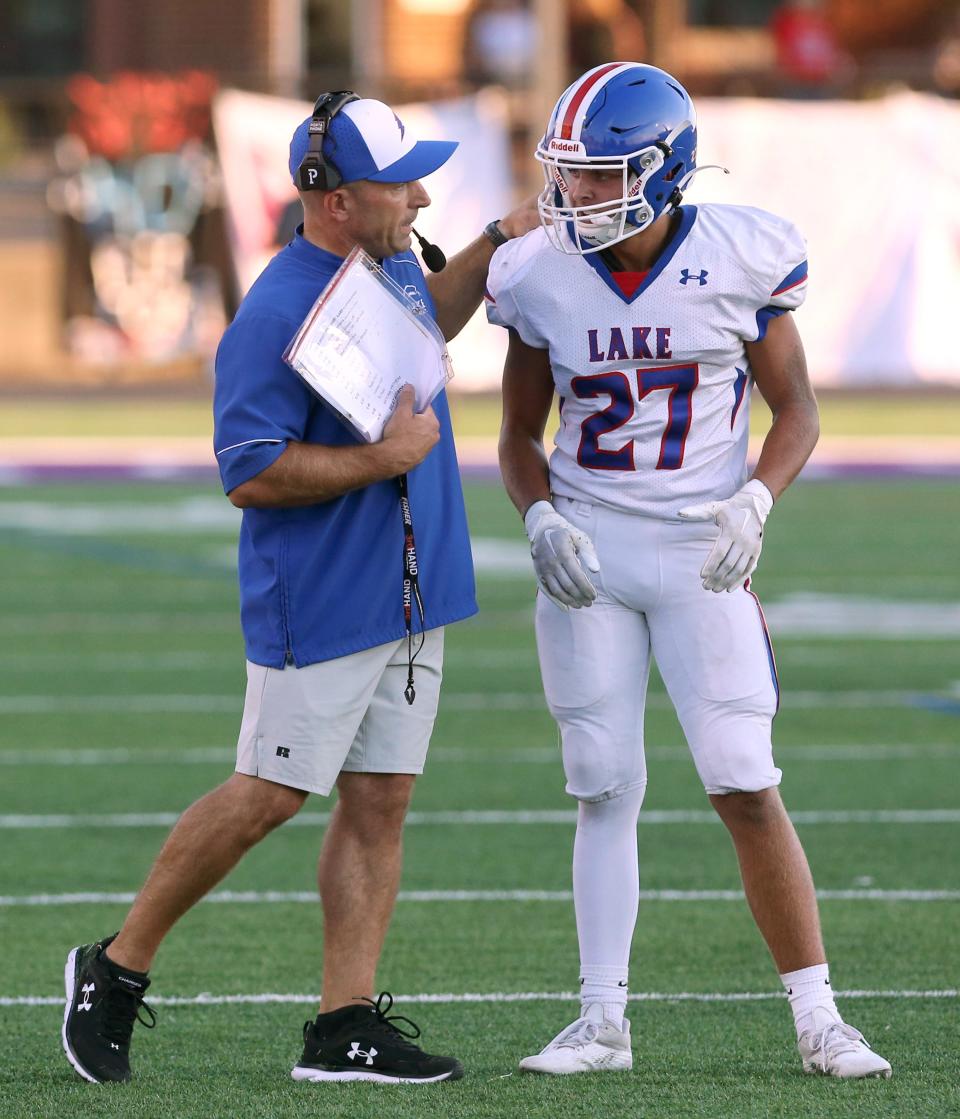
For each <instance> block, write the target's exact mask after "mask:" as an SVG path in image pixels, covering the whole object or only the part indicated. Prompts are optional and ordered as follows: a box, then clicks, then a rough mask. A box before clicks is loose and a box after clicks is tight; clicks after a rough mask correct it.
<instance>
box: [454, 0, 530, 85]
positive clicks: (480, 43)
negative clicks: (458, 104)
mask: <svg viewBox="0 0 960 1119" xmlns="http://www.w3.org/2000/svg"><path fill="white" fill-rule="evenodd" d="M536 49H537V25H536V20H535V19H534V14H533V12H532V11H531V9H530V5H529V3H527V0H474V4H473V6H472V8H471V10H470V12H469V13H468V15H467V21H466V28H465V31H464V45H463V52H464V59H463V67H464V77H465V78H466V80H467V81H468V82H470V83H471V84H472V85H502V86H506V87H507V88H508V89H516V88H518V87H521V86H524V85H527V84H529V78H530V72H531V70H532V68H533V60H534V56H535V53H536Z"/></svg>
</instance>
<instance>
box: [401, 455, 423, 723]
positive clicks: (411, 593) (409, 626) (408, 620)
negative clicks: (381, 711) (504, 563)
mask: <svg viewBox="0 0 960 1119" xmlns="http://www.w3.org/2000/svg"><path fill="white" fill-rule="evenodd" d="M397 482H398V484H399V486H400V516H401V517H402V519H403V625H404V628H405V629H406V631H407V686H406V687H405V688H404V689H403V698H404V699H405V700H406V701H407V703H413V701H414V700H415V699H416V698H417V693H416V690H415V688H414V686H413V662H414V661H415V660H416V659H417V655H418V654H419V652H420V650H421V649H422V648H423V643H424V641H426V634H425V633H421V635H420V644H419V645H418V646H417V649H416V652H414V649H413V604H414V602H416V604H417V613H418V614H419V615H420V628H421V630H423V628H424V626H425V625H426V623H425V621H424V617H423V599H422V598H421V597H420V574H419V571H418V568H417V545H416V543H415V542H414V539H413V516H412V515H411V513H410V495H409V493H408V491H407V476H406V474H401V475H400V476H399V477H398V478H397Z"/></svg>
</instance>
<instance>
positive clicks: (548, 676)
mask: <svg viewBox="0 0 960 1119" xmlns="http://www.w3.org/2000/svg"><path fill="white" fill-rule="evenodd" d="M554 504H555V506H556V508H557V511H558V512H559V513H561V514H562V515H563V516H564V517H566V518H567V519H568V520H569V521H570V522H571V523H572V524H574V525H576V526H577V527H578V528H580V529H582V530H583V531H584V532H586V533H588V534H589V536H590V537H591V538H592V540H593V543H594V546H595V547H596V550H597V557H598V558H599V561H600V571H599V573H598V574H596V575H593V574H591V578H592V579H593V581H594V584H595V585H596V587H597V591H598V597H597V599H596V601H595V602H594V603H593V604H592V605H591V606H589V607H584V608H583V609H580V610H563V609H561V608H560V607H558V606H556V605H555V604H554V603H553V602H552V601H551V600H550V599H549V598H547V596H546V595H544V594H542V593H539V594H538V595H537V609H536V631H537V646H538V649H539V654H540V668H541V673H542V675H543V687H544V692H545V694H546V698H547V704H548V706H549V708H550V711H551V713H552V714H553V717H554V718H555V719H556V721H557V723H558V725H559V727H560V734H561V741H562V746H563V765H564V771H565V773H566V778H567V792H568V793H570V794H571V795H572V796H575V797H577V798H578V799H579V800H584V801H600V800H605V799H607V798H610V797H616V796H619V795H621V794H622V793H624V792H626V791H627V790H629V789H638V788H642V787H643V786H644V785H645V784H646V761H645V758H644V750H643V718H644V706H645V701H646V691H647V678H648V676H649V671H650V657H651V653H652V655H653V656H654V657H655V658H656V663H657V667H658V668H659V670H660V674H661V676H662V677H663V680H664V683H665V685H666V688H667V691H668V692H669V694H670V699H671V701H672V703H673V706H674V707H675V708H676V712H677V716H678V717H679V719H680V724H681V726H682V727H683V731H684V734H685V736H686V739H687V743H688V745H689V747H690V751H691V753H692V754H693V760H694V763H695V764H696V767H697V771H698V773H699V775H700V779H701V780H702V782H703V786H704V788H705V789H706V791H707V792H708V793H731V792H755V791H757V790H759V789H766V788H770V787H771V786H774V785H778V784H779V783H780V776H781V774H780V770H779V769H777V767H776V766H775V765H774V762H773V750H772V745H771V737H770V735H771V722H772V720H773V716H774V714H775V713H776V709H777V701H778V686H777V679H776V667H775V664H774V660H773V650H772V648H771V646H770V640H769V637H768V635H767V630H766V624H765V622H764V619H763V613H762V611H761V609H760V604H759V602H758V601H757V599H756V596H755V595H753V594H752V593H751V592H750V591H749V590H747V589H740V590H736V591H733V592H732V593H726V592H723V593H720V594H715V593H714V592H713V591H707V590H704V589H703V585H702V583H701V580H700V569H701V567H702V566H703V564H704V561H705V560H706V558H707V554H708V553H709V551H710V549H711V547H712V546H713V541H714V539H715V537H716V534H717V531H718V530H717V528H716V526H715V525H713V524H703V523H686V522H679V521H677V522H675V521H660V520H654V519H652V518H647V517H639V516H636V515H633V514H629V513H621V512H617V511H615V510H612V509H607V508H604V507H602V506H598V505H589V504H587V503H585V502H579V501H577V502H575V501H570V500H568V499H566V498H562V497H557V498H555V499H554Z"/></svg>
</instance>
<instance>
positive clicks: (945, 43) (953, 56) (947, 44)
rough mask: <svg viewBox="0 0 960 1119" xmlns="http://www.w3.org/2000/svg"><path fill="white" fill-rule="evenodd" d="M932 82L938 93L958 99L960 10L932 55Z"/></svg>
mask: <svg viewBox="0 0 960 1119" xmlns="http://www.w3.org/2000/svg"><path fill="white" fill-rule="evenodd" d="M933 81H934V85H935V87H936V89H937V90H938V91H939V92H940V93H945V94H946V95H947V96H948V97H960V10H958V11H957V12H956V14H955V15H954V17H953V22H952V24H951V25H950V26H949V27H948V29H947V32H946V34H945V35H944V37H943V39H942V41H941V43H940V46H939V47H938V48H937V51H936V53H935V55H934V59H933Z"/></svg>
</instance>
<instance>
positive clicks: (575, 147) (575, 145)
mask: <svg viewBox="0 0 960 1119" xmlns="http://www.w3.org/2000/svg"><path fill="white" fill-rule="evenodd" d="M547 151H550V152H572V153H573V154H574V155H586V154H587V151H586V148H584V146H583V144H581V143H580V141H579V140H558V139H557V138H556V137H553V138H552V139H551V140H550V143H549V144H548V145H547Z"/></svg>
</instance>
